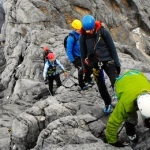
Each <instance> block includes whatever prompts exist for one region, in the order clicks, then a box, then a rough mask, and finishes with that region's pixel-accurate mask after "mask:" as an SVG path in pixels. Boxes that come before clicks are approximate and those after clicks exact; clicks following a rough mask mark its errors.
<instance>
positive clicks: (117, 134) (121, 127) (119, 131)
mask: <svg viewBox="0 0 150 150" xmlns="http://www.w3.org/2000/svg"><path fill="white" fill-rule="evenodd" d="M124 126H125V122H124V123H123V125H122V127H121V128H120V130H119V131H118V133H117V136H118V135H119V134H120V132H121V131H122V129H123V127H124Z"/></svg>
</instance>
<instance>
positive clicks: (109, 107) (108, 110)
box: [104, 105, 113, 114]
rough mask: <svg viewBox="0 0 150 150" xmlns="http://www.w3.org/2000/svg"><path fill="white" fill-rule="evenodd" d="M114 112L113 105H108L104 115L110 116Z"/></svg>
mask: <svg viewBox="0 0 150 150" xmlns="http://www.w3.org/2000/svg"><path fill="white" fill-rule="evenodd" d="M112 111H113V107H112V106H111V105H106V106H105V108H104V113H105V114H110V113H112Z"/></svg>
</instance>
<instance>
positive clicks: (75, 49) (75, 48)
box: [66, 30, 81, 62]
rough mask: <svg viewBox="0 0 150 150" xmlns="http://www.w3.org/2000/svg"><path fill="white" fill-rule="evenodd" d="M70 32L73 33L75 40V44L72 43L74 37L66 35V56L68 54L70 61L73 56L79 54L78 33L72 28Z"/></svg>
mask: <svg viewBox="0 0 150 150" xmlns="http://www.w3.org/2000/svg"><path fill="white" fill-rule="evenodd" d="M71 33H72V34H73V35H75V37H76V40H77V41H76V44H75V45H74V38H73V37H72V36H68V38H67V48H66V52H67V56H68V59H69V60H70V62H73V61H74V57H80V56H81V53H80V45H79V37H80V34H79V33H77V32H75V31H74V30H73V31H72V32H71ZM74 55H75V56H74Z"/></svg>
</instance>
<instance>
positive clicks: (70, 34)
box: [64, 33, 77, 50]
mask: <svg viewBox="0 0 150 150" xmlns="http://www.w3.org/2000/svg"><path fill="white" fill-rule="evenodd" d="M69 36H72V37H73V39H74V44H73V46H75V45H76V42H77V39H76V37H75V35H74V34H72V33H69V34H68V35H67V36H66V37H65V38H64V48H65V50H66V48H67V38H68V37H69Z"/></svg>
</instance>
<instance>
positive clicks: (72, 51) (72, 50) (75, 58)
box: [66, 19, 94, 90]
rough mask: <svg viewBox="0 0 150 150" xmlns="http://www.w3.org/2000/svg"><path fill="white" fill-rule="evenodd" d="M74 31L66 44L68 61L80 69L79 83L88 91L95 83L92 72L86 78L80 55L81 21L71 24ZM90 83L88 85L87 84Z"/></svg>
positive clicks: (87, 73)
mask: <svg viewBox="0 0 150 150" xmlns="http://www.w3.org/2000/svg"><path fill="white" fill-rule="evenodd" d="M71 26H72V28H73V30H72V32H71V33H70V34H69V36H68V38H67V42H66V53H67V56H68V59H69V61H70V62H71V63H73V65H74V67H75V68H77V69H78V82H79V86H80V88H81V89H82V90H87V89H88V88H89V86H92V85H93V84H94V82H93V81H92V78H91V74H92V71H91V70H88V69H87V72H86V74H85V76H84V74H83V70H82V64H81V54H80V45H79V37H80V29H81V28H82V24H81V21H80V20H78V19H75V20H74V21H73V22H72V24H71ZM86 83H88V85H87V84H86Z"/></svg>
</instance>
